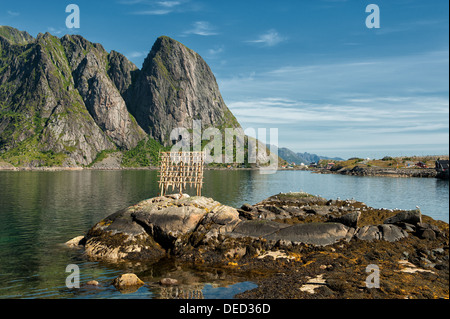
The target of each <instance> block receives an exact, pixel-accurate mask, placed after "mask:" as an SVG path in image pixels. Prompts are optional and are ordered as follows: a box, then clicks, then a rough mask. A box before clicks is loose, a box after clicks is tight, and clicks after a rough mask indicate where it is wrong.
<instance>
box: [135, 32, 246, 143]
mask: <svg viewBox="0 0 450 319" xmlns="http://www.w3.org/2000/svg"><path fill="white" fill-rule="evenodd" d="M131 95H132V96H133V100H131V101H129V105H130V106H131V112H132V114H133V115H134V117H135V118H136V119H137V120H138V122H139V124H140V126H141V127H142V128H143V129H144V130H145V131H146V132H147V133H148V134H149V135H150V136H151V137H153V138H154V139H157V140H159V141H160V142H161V143H162V144H164V145H166V146H167V145H170V144H171V141H170V132H171V131H172V130H173V129H174V128H177V127H184V128H187V129H192V123H193V120H201V121H202V126H203V127H205V128H206V127H210V126H214V127H216V128H219V129H222V128H225V127H231V128H239V127H240V125H239V123H238V122H237V120H236V118H235V117H234V116H233V114H232V113H231V112H230V110H229V109H228V108H227V106H226V105H225V102H224V101H223V98H222V96H221V94H220V91H219V87H218V85H217V82H216V78H215V76H214V74H213V73H212V71H211V69H210V67H209V66H208V64H207V63H206V62H205V61H204V60H203V58H202V57H201V56H200V55H199V54H197V53H196V52H195V51H193V50H191V49H189V48H187V47H186V46H185V45H183V44H181V43H180V42H178V41H176V40H174V39H172V38H169V37H167V36H161V37H159V38H158V39H157V40H156V42H155V44H154V45H153V47H152V49H151V51H150V53H149V55H148V56H147V58H146V59H145V61H144V65H143V67H142V70H141V72H140V73H139V78H138V79H137V81H136V83H135V85H134V87H133V93H132V94H131Z"/></svg>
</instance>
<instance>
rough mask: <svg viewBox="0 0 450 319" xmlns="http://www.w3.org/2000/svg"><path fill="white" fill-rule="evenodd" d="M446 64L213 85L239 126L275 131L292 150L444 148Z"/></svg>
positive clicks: (346, 64)
mask: <svg viewBox="0 0 450 319" xmlns="http://www.w3.org/2000/svg"><path fill="white" fill-rule="evenodd" d="M448 63H449V61H448V50H443V51H433V52H427V53H423V54H418V55H411V56H394V57H383V58H378V59H368V60H364V59H361V60H359V61H340V62H334V63H332V62H329V63H324V64H317V65H297V66H294V65H291V66H285V67H279V68H277V69H273V70H269V71H265V72H259V73H251V74H248V75H245V74H243V75H236V76H234V77H231V78H228V79H221V78H219V79H218V81H219V85H220V88H221V92H222V94H223V96H224V97H225V100H226V102H227V105H228V107H229V108H230V109H231V111H232V112H233V114H234V115H235V116H236V118H237V119H238V121H239V122H240V123H241V125H242V126H243V127H244V128H245V127H278V128H279V135H280V137H279V138H280V141H279V143H280V145H285V146H287V147H290V148H292V149H294V150H298V151H301V150H318V149H321V150H327V149H330V148H335V149H338V150H345V149H347V150H349V149H352V150H353V151H352V152H354V151H355V150H356V151H358V152H359V151H360V149H363V148H365V150H366V151H367V152H368V153H367V154H368V155H370V154H371V153H370V152H371V147H370V146H371V145H378V146H380V149H381V150H382V148H383V147H388V146H389V145H394V144H395V145H400V144H403V145H412V144H427V143H430V142H432V143H435V144H436V145H441V146H442V147H444V148H445V145H447V147H446V149H448V138H449V101H448ZM383 145H384V146H383ZM414 147H415V146H414ZM359 148H360V149H359ZM400 148H401V147H400V146H398V149H400ZM412 148H413V146H411V149H412ZM442 152H445V149H443V151H442Z"/></svg>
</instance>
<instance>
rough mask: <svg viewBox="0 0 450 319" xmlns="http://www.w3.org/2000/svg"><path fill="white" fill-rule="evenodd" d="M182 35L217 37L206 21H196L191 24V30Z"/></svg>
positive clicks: (213, 28)
mask: <svg viewBox="0 0 450 319" xmlns="http://www.w3.org/2000/svg"><path fill="white" fill-rule="evenodd" d="M183 34H184V35H189V34H195V35H201V36H212V35H217V34H218V33H217V32H216V31H215V27H213V26H212V25H211V24H210V23H209V22H207V21H197V22H195V23H194V24H193V26H192V29H189V30H187V31H185V32H184V33H183Z"/></svg>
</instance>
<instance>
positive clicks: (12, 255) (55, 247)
mask: <svg viewBox="0 0 450 319" xmlns="http://www.w3.org/2000/svg"><path fill="white" fill-rule="evenodd" d="M300 190H303V191H305V192H308V193H311V194H315V195H321V196H322V197H325V198H329V199H335V198H338V197H340V198H341V199H345V198H355V199H356V200H359V201H363V202H365V203H366V204H367V205H369V206H373V207H376V208H382V207H384V208H392V209H394V208H400V209H414V208H415V207H416V205H418V206H420V208H421V210H422V213H423V214H426V215H429V216H431V217H433V218H434V219H440V220H444V221H446V222H448V220H449V213H448V211H449V183H448V181H442V180H438V179H433V178H430V179H427V178H423V179H421V178H389V177H355V176H341V175H328V174H327V175H320V174H313V173H310V172H304V171H279V172H277V173H276V174H273V175H261V174H259V172H258V171H206V172H205V186H204V189H203V194H202V195H204V196H208V197H212V198H214V199H215V200H217V201H219V202H221V203H223V204H227V205H230V206H234V207H240V206H241V205H242V204H243V203H250V204H255V203H257V202H259V201H261V200H263V199H265V198H267V197H269V196H271V195H274V194H277V193H279V192H289V191H300ZM157 193H158V187H157V172H156V171H147V170H137V171H90V170H86V171H61V172H37V171H33V172H0V298H160V297H171V296H172V297H174V296H178V297H179V296H184V295H187V296H192V293H194V296H197V297H198V296H202V297H204V298H210V299H212V298H232V297H233V296H234V295H235V294H237V293H240V292H242V291H245V290H248V289H252V288H254V287H256V286H255V284H254V283H252V282H251V279H249V278H238V277H234V276H231V275H229V274H225V273H223V272H221V271H212V270H211V271H208V272H205V271H204V270H199V269H188V268H185V267H184V266H180V265H177V263H176V261H173V260H168V261H162V262H161V263H158V264H156V265H151V266H146V265H127V264H123V265H116V264H108V263H102V262H93V261H89V260H87V259H86V258H84V256H83V255H82V252H81V251H80V250H77V249H68V248H66V247H65V246H64V245H62V243H64V242H66V241H67V240H69V239H71V238H73V237H75V236H79V235H84V234H85V233H86V231H87V230H88V229H89V228H90V227H92V226H93V225H94V224H95V223H96V222H98V221H99V220H101V219H103V218H104V217H106V216H108V215H110V214H112V213H114V212H116V211H117V210H119V209H122V208H125V207H128V206H130V205H131V204H135V203H136V202H138V201H141V200H143V199H146V198H150V197H154V196H156V195H157ZM191 193H194V192H191ZM68 264H76V265H78V266H79V268H80V281H81V284H82V287H81V288H80V289H68V288H67V287H66V285H65V280H66V277H67V276H68V275H69V273H66V272H65V269H66V266H67V265H68ZM128 271H131V272H135V273H136V274H138V276H139V277H140V278H141V279H143V280H144V281H145V282H156V281H158V280H159V279H160V278H163V277H172V278H177V279H179V280H180V282H181V286H180V287H179V288H177V289H178V291H168V290H167V289H166V290H164V289H161V288H159V287H158V286H152V285H147V286H144V287H141V288H140V289H139V290H138V291H136V292H130V293H127V294H123V293H120V292H118V291H117V290H116V289H114V287H112V286H111V285H110V282H111V281H112V279H114V278H115V277H117V276H118V275H119V274H122V273H124V272H128ZM89 280H97V281H98V282H100V286H99V287H97V288H92V287H84V286H83V284H84V283H86V282H87V281H89ZM183 294H184V295H183Z"/></svg>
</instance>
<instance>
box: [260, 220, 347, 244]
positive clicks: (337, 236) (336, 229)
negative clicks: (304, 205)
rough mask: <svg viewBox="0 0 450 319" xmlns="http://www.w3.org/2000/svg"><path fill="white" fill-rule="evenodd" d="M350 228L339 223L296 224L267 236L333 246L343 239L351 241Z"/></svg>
mask: <svg viewBox="0 0 450 319" xmlns="http://www.w3.org/2000/svg"><path fill="white" fill-rule="evenodd" d="M351 235H352V232H351V231H350V228H349V227H347V226H344V225H342V224H339V223H308V224H296V225H293V226H290V227H286V228H283V229H280V230H279V231H277V232H275V233H273V234H270V235H267V236H265V238H266V239H269V240H280V239H283V240H290V241H292V242H293V243H305V244H311V245H317V246H325V245H331V244H334V243H336V242H338V241H339V240H341V239H344V238H346V239H350V238H351Z"/></svg>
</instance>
